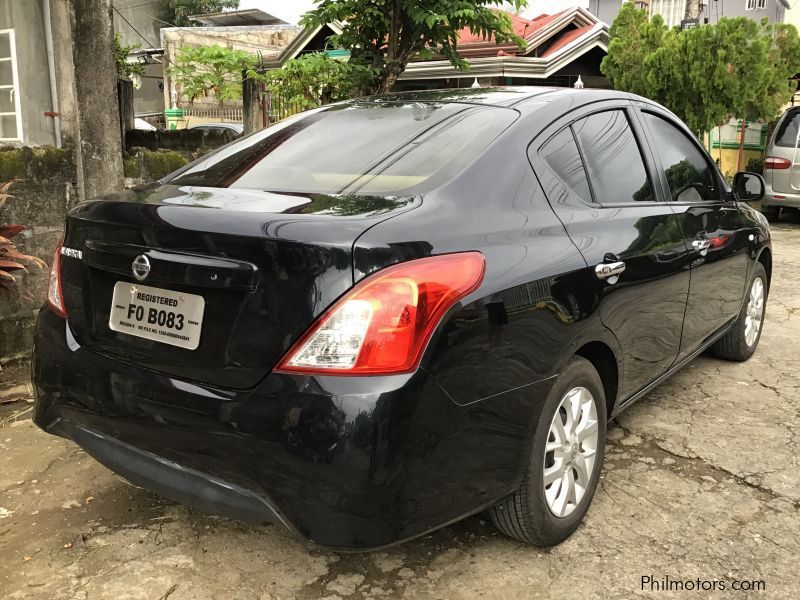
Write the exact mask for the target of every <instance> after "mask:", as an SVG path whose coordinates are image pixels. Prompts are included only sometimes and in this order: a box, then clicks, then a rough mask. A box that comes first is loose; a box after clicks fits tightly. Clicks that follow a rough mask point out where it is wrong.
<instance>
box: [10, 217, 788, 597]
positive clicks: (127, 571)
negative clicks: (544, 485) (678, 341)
mask: <svg viewBox="0 0 800 600" xmlns="http://www.w3.org/2000/svg"><path fill="white" fill-rule="evenodd" d="M774 251H775V266H774V281H773V288H772V291H771V297H770V300H769V305H768V311H767V313H768V315H767V321H766V328H765V330H764V334H763V337H762V339H761V347H760V348H759V351H758V353H757V354H756V356H755V357H754V358H753V359H751V360H750V361H749V362H747V363H744V364H733V363H726V362H723V361H719V360H715V359H713V358H709V357H701V358H699V359H698V360H696V361H695V362H694V363H693V364H691V365H690V366H689V367H687V368H686V369H684V370H683V371H682V372H680V373H678V374H677V375H676V376H674V377H673V378H672V379H671V380H669V381H668V382H666V383H665V384H664V385H662V386H661V387H660V388H658V389H657V390H655V391H654V392H653V393H651V394H650V395H648V396H647V397H646V398H644V399H642V400H641V401H639V402H638V403H637V404H636V405H634V406H633V407H632V408H630V409H629V410H628V411H627V412H626V413H625V414H624V415H622V416H621V417H620V418H619V419H617V421H616V423H614V424H612V425H611V427H610V429H609V435H608V437H609V447H608V453H607V461H606V466H605V470H604V474H603V479H602V480H601V485H600V488H599V489H598V492H597V496H596V497H595V500H594V504H593V506H592V508H591V510H590V511H589V514H588V516H587V519H586V522H585V524H584V525H582V526H581V528H580V529H579V530H578V531H577V533H576V534H575V535H574V536H573V537H572V538H570V539H569V540H568V541H567V542H565V543H564V544H562V545H560V546H558V547H557V548H554V549H551V550H541V549H537V548H531V547H526V546H524V545H522V544H519V543H516V542H513V541H511V540H508V539H506V538H504V537H503V536H502V535H500V534H499V533H498V532H497V531H496V530H495V529H494V528H493V526H492V525H491V523H489V522H487V521H485V520H483V519H482V518H481V517H473V518H470V519H467V520H466V521H463V522H461V523H459V524H456V525H454V526H451V527H447V528H444V529H441V530H439V531H438V532H436V533H434V534H432V535H429V536H427V537H425V538H423V539H420V540H416V541H413V542H409V543H406V544H403V545H401V546H398V547H395V548H393V549H390V550H387V551H384V552H378V553H368V554H341V555H340V554H334V553H326V552H318V551H312V550H309V549H307V548H306V547H305V546H304V545H303V544H301V543H300V542H297V541H295V540H293V539H290V538H288V537H286V536H284V535H282V534H280V533H278V532H276V531H275V530H274V529H273V528H270V527H265V528H252V527H250V526H247V525H243V524H241V523H237V522H234V521H230V520H227V519H222V518H217V517H213V516H208V515H204V514H201V513H199V512H197V511H194V510H191V509H188V508H186V507H183V506H179V505H176V504H174V503H171V502H169V501H167V500H164V499H162V498H159V497H158V496H155V495H153V494H151V493H149V492H147V491H145V490H142V489H139V488H136V487H133V486H131V485H130V484H129V483H127V482H125V481H123V480H122V479H121V478H119V477H117V476H115V475H114V474H113V473H111V472H110V471H108V470H106V469H105V468H104V467H102V466H100V465H99V464H98V463H96V462H95V461H94V460H92V459H91V458H89V457H88V456H87V455H86V454H85V453H84V452H83V451H81V450H80V449H78V447H77V446H75V445H74V444H72V443H71V442H68V441H65V440H62V439H58V438H55V437H52V436H49V435H46V434H44V433H42V432H41V431H39V430H38V429H37V428H35V427H34V426H33V425H32V424H31V422H30V421H28V420H24V419H20V420H18V421H16V422H14V423H6V424H5V425H4V426H3V427H2V428H0V597H2V598H14V599H16V598H33V599H38V598H42V599H45V598H46V599H60V598H65V599H66V598H69V599H81V598H86V599H96V598H114V599H115V600H123V599H126V598H136V599H139V598H152V599H153V600H165V599H166V598H170V600H181V599H186V598H215V599H216V598H219V599H226V600H227V599H239V598H241V599H251V598H257V599H262V600H266V599H271V598H280V599H283V598H301V599H302V598H323V597H325V598H340V597H341V598H383V597H402V598H447V599H459V598H474V597H477V596H481V597H484V598H503V599H505V598H548V597H551V598H559V599H570V598H581V599H595V598H596V599H604V598H628V597H699V598H706V597H713V598H725V597H731V598H750V597H754V596H756V595H758V596H759V597H764V598H797V597H798V596H800V576H799V575H798V574H797V573H795V569H797V562H798V558H800V516H799V514H798V509H800V468H799V467H800V464H799V463H800V452H799V450H798V444H799V443H800V439H798V437H799V436H800V429H798V425H800V389H799V388H800V375H799V374H798V373H797V365H798V362H797V349H798V343H797V337H798V335H800V277H798V274H800V225H798V224H797V223H792V224H781V225H778V226H775V227H774ZM14 406H15V407H16V409H20V408H22V409H23V410H24V408H25V407H26V406H29V405H25V404H17V405H14ZM4 411H5V414H6V415H8V414H9V413H10V411H11V408H9V407H8V406H6V408H5V409H4ZM2 418H3V416H2V414H0V421H1V420H2ZM643 576H650V577H652V579H653V580H655V581H658V582H662V581H663V580H664V578H665V577H669V578H670V579H672V580H692V581H695V580H697V579H698V578H699V579H702V580H708V581H712V580H717V584H716V585H717V590H718V591H716V592H714V593H710V592H705V591H701V592H697V591H692V592H687V591H684V592H682V593H681V592H673V593H664V592H657V591H651V588H650V587H649V586H645V589H644V590H642V585H641V582H642V577H643ZM734 581H737V582H741V583H743V584H744V585H745V586H746V585H747V583H746V582H752V581H762V582H764V585H765V586H766V591H764V592H762V593H760V594H754V593H753V592H749V591H748V592H733V591H731V586H732V585H733V583H734ZM720 584H724V585H725V590H724V591H719V586H720Z"/></svg>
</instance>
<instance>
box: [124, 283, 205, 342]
mask: <svg viewBox="0 0 800 600" xmlns="http://www.w3.org/2000/svg"><path fill="white" fill-rule="evenodd" d="M205 307H206V301H205V300H204V299H203V297H202V296H196V295H194V294H186V293H184V292H173V291H170V290H162V289H159V288H154V287H148V286H146V285H139V284H138V283H125V282H124V281H120V282H118V283H117V284H116V285H115V286H114V297H113V299H112V300H111V316H110V317H109V319H108V326H109V327H110V328H111V329H112V330H114V331H119V332H121V333H127V334H129V335H135V336H136V337H141V338H145V339H148V340H155V341H157V342H162V343H164V344H170V345H171V346H179V347H181V348H187V349H189V350H194V349H196V348H197V346H199V345H200V330H201V329H202V327H203V311H204V310H205Z"/></svg>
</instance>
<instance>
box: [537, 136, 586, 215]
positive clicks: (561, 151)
mask: <svg viewBox="0 0 800 600" xmlns="http://www.w3.org/2000/svg"><path fill="white" fill-rule="evenodd" d="M539 156H540V157H541V159H542V160H543V161H544V162H545V164H547V166H548V167H549V168H550V170H552V171H553V173H555V174H556V175H557V176H558V178H559V179H560V180H561V181H562V182H563V183H564V185H566V186H567V187H568V188H569V189H570V190H572V191H573V192H574V193H575V194H577V195H578V196H580V197H581V198H582V199H583V200H585V201H586V202H591V201H592V194H591V193H590V192H589V184H588V182H587V181H586V170H585V169H584V168H583V161H581V155H580V152H578V145H577V144H576V143H575V138H574V137H573V135H572V131H571V130H570V128H569V127H567V128H566V129H562V130H561V131H560V132H558V133H557V134H556V135H554V136H553V137H552V138H550V140H548V142H547V143H546V144H545V145H544V146H542V149H541V150H540V151H539Z"/></svg>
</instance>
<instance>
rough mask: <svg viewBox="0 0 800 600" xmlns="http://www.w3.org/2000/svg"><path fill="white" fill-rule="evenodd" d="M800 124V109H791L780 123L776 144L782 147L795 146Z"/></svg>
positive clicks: (776, 134) (776, 133)
mask: <svg viewBox="0 0 800 600" xmlns="http://www.w3.org/2000/svg"><path fill="white" fill-rule="evenodd" d="M798 126H800V110H790V111H789V112H788V113H786V116H785V117H784V118H783V120H782V121H781V123H780V125H778V130H777V131H776V132H775V145H776V146H780V147H781V148H794V145H795V144H796V143H797V128H798Z"/></svg>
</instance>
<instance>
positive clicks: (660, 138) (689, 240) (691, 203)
mask: <svg viewBox="0 0 800 600" xmlns="http://www.w3.org/2000/svg"><path fill="white" fill-rule="evenodd" d="M639 115H640V117H641V120H642V122H643V124H644V126H645V127H646V129H647V132H648V134H649V137H650V140H651V142H652V144H651V145H652V147H653V150H654V155H655V158H656V163H657V164H658V174H659V179H660V180H661V185H662V187H663V188H664V191H665V193H666V194H669V197H670V198H671V206H672V208H673V210H674V211H675V214H676V215H677V216H678V219H679V222H680V227H681V231H682V232H683V236H684V238H685V239H686V244H687V246H688V248H689V250H690V251H691V253H692V260H691V282H690V284H689V301H688V305H687V308H686V321H685V324H684V327H683V338H682V341H681V352H680V356H681V357H683V356H686V355H688V354H691V353H692V352H693V351H695V350H696V349H697V348H699V347H700V346H702V345H703V344H704V343H706V342H707V341H709V340H710V338H711V337H712V336H714V335H715V334H716V333H717V332H718V331H719V330H720V329H721V328H722V327H724V326H725V325H726V324H727V323H729V322H730V321H732V320H733V319H735V318H736V316H737V315H738V314H739V310H740V309H741V306H742V298H743V294H744V290H745V284H746V279H747V271H748V246H749V243H748V240H747V236H748V234H749V230H748V229H746V227H745V223H744V220H743V219H742V216H741V213H740V212H739V208H738V205H737V203H736V202H733V201H730V200H729V199H728V197H727V194H726V189H725V187H724V185H723V183H722V180H721V178H720V175H719V172H718V171H717V169H716V167H715V166H714V164H713V162H712V161H711V159H710V158H709V157H708V155H707V154H706V152H705V150H703V148H702V146H700V144H699V142H698V141H697V139H696V138H695V137H694V136H693V135H692V134H691V133H690V132H689V131H688V129H687V128H686V127H685V126H683V125H682V124H679V122H678V121H677V120H675V119H674V118H672V117H671V116H670V115H668V114H666V113H663V112H661V111H655V110H650V109H647V108H640V111H639Z"/></svg>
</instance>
